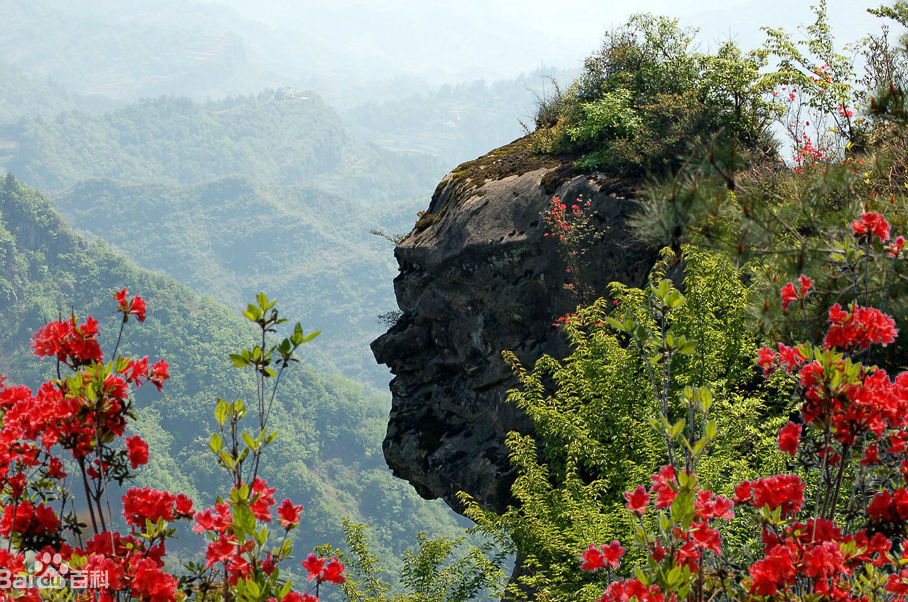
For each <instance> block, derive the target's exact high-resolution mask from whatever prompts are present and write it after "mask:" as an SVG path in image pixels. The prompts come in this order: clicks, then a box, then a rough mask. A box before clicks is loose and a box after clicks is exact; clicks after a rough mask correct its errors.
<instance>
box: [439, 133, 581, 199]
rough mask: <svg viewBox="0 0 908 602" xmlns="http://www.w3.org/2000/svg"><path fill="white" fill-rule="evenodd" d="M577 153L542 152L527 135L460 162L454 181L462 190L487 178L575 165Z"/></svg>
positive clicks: (480, 184) (499, 178)
mask: <svg viewBox="0 0 908 602" xmlns="http://www.w3.org/2000/svg"><path fill="white" fill-rule="evenodd" d="M576 159H577V157H574V156H567V155H540V154H536V153H534V152H533V149H532V148H531V147H530V137H529V136H524V137H523V138H520V139H518V140H515V141H514V142H512V143H510V144H506V145H505V146H502V147H501V148H496V149H495V150H493V151H492V152H490V153H488V154H485V155H483V156H481V157H479V158H478V159H474V160H473V161H468V162H466V163H463V164H462V165H459V166H458V167H457V168H456V169H454V171H452V172H451V176H452V181H451V184H453V185H454V186H456V187H457V188H458V190H459V191H460V193H461V194H463V193H464V192H468V191H469V190H472V189H475V188H479V187H481V186H482V185H483V184H485V183H486V181H496V180H501V179H503V178H506V177H508V176H519V175H523V174H525V173H528V172H531V171H536V170H537V169H556V170H560V169H564V168H567V169H573V168H572V165H573V163H574V161H575V160H576Z"/></svg>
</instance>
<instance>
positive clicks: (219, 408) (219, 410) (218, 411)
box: [214, 397, 229, 426]
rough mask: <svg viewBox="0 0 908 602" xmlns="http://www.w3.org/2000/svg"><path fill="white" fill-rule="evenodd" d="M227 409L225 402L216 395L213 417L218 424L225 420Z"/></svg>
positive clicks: (222, 423)
mask: <svg viewBox="0 0 908 602" xmlns="http://www.w3.org/2000/svg"><path fill="white" fill-rule="evenodd" d="M228 410H229V408H228V405H227V402H226V401H224V400H223V399H221V398H220V397H218V403H217V405H216V406H215V408H214V419H215V420H217V422H218V424H219V425H220V426H224V423H225V422H227V411H228Z"/></svg>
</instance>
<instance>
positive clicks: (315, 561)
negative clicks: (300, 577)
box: [302, 552, 326, 581]
mask: <svg viewBox="0 0 908 602" xmlns="http://www.w3.org/2000/svg"><path fill="white" fill-rule="evenodd" d="M325 562H326V559H324V558H319V557H318V556H316V555H315V554H312V553H311V552H310V553H309V557H308V558H306V560H304V561H303V562H302V565H303V568H305V569H306V570H307V571H309V579H308V581H312V580H313V579H317V578H318V577H319V576H320V575H321V574H322V570H324V568H325Z"/></svg>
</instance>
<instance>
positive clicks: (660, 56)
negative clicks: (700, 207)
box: [533, 14, 772, 177]
mask: <svg viewBox="0 0 908 602" xmlns="http://www.w3.org/2000/svg"><path fill="white" fill-rule="evenodd" d="M693 33H694V32H693V31H691V30H688V29H682V28H680V27H679V26H678V23H677V21H675V20H673V19H668V18H665V17H656V16H653V15H649V14H640V15H635V16H634V17H632V18H631V19H630V20H629V21H628V23H627V25H625V26H624V27H622V28H619V29H616V30H614V31H611V32H609V33H608V34H606V36H605V41H604V42H603V45H602V48H601V50H600V51H599V52H598V53H596V54H594V55H593V56H591V57H589V58H588V59H587V60H586V62H585V65H584V70H583V73H582V74H581V76H580V77H579V78H578V79H577V80H576V81H575V82H574V84H573V85H572V86H571V87H570V88H569V89H568V90H566V91H565V92H564V93H563V94H562V93H558V94H557V95H556V96H554V97H553V98H551V99H548V101H546V102H543V103H541V105H540V107H539V111H538V114H537V117H536V125H537V129H536V131H535V132H534V133H533V142H534V148H535V149H536V150H537V151H538V152H544V153H550V152H555V153H568V154H576V155H579V156H580V158H579V160H578V161H577V165H578V166H579V167H581V168H584V169H606V170H611V171H614V172H617V173H618V174H621V175H626V176H631V177H640V176H642V175H644V174H646V173H649V172H655V173H657V174H658V173H662V172H665V171H670V170H672V169H674V168H676V167H677V166H679V165H680V164H681V163H682V162H683V157H686V156H688V155H689V154H690V153H691V151H693V150H694V149H697V148H699V147H701V146H703V145H704V144H705V143H707V142H709V141H711V140H713V139H715V138H719V139H721V140H722V141H724V142H728V143H730V142H734V143H737V144H740V145H741V146H743V147H745V148H748V149H758V148H759V149H763V150H767V149H769V148H771V147H772V142H771V141H770V138H769V136H768V135H767V132H766V128H767V125H768V123H769V121H770V117H771V115H772V106H771V105H770V104H769V103H767V102H764V100H763V98H762V94H763V92H765V91H767V88H766V85H767V84H766V83H764V78H763V77H762V76H761V75H760V69H761V68H762V67H763V66H764V65H765V60H764V55H763V54H761V53H751V54H747V55H745V54H743V53H742V52H741V50H740V49H739V48H738V47H737V46H736V45H735V44H733V43H731V42H727V43H724V44H723V45H722V46H721V47H720V48H719V50H718V51H717V52H716V53H715V54H703V53H698V52H694V51H693V50H692V48H691V44H692V42H693Z"/></svg>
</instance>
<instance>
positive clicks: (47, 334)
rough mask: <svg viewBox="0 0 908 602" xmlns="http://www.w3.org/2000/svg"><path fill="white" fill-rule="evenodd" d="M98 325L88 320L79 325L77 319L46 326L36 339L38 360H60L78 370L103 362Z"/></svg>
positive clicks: (33, 345) (34, 338)
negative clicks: (50, 358) (54, 358)
mask: <svg viewBox="0 0 908 602" xmlns="http://www.w3.org/2000/svg"><path fill="white" fill-rule="evenodd" d="M97 335H98V322H97V321H96V320H95V319H94V318H88V319H87V320H85V322H84V323H83V324H77V323H76V318H75V317H71V318H70V319H69V320H60V321H58V322H50V323H48V324H45V325H44V326H42V327H41V328H39V329H38V331H37V332H36V333H35V334H34V335H33V336H32V349H33V350H34V352H35V355H37V356H38V357H51V356H52V357H56V358H57V361H59V362H62V363H64V364H69V365H70V366H73V367H74V368H77V367H79V366H86V365H88V364H90V363H91V362H100V361H101V357H102V355H103V353H102V352H101V346H100V345H99V344H98V340H97V338H96V337H97Z"/></svg>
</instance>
